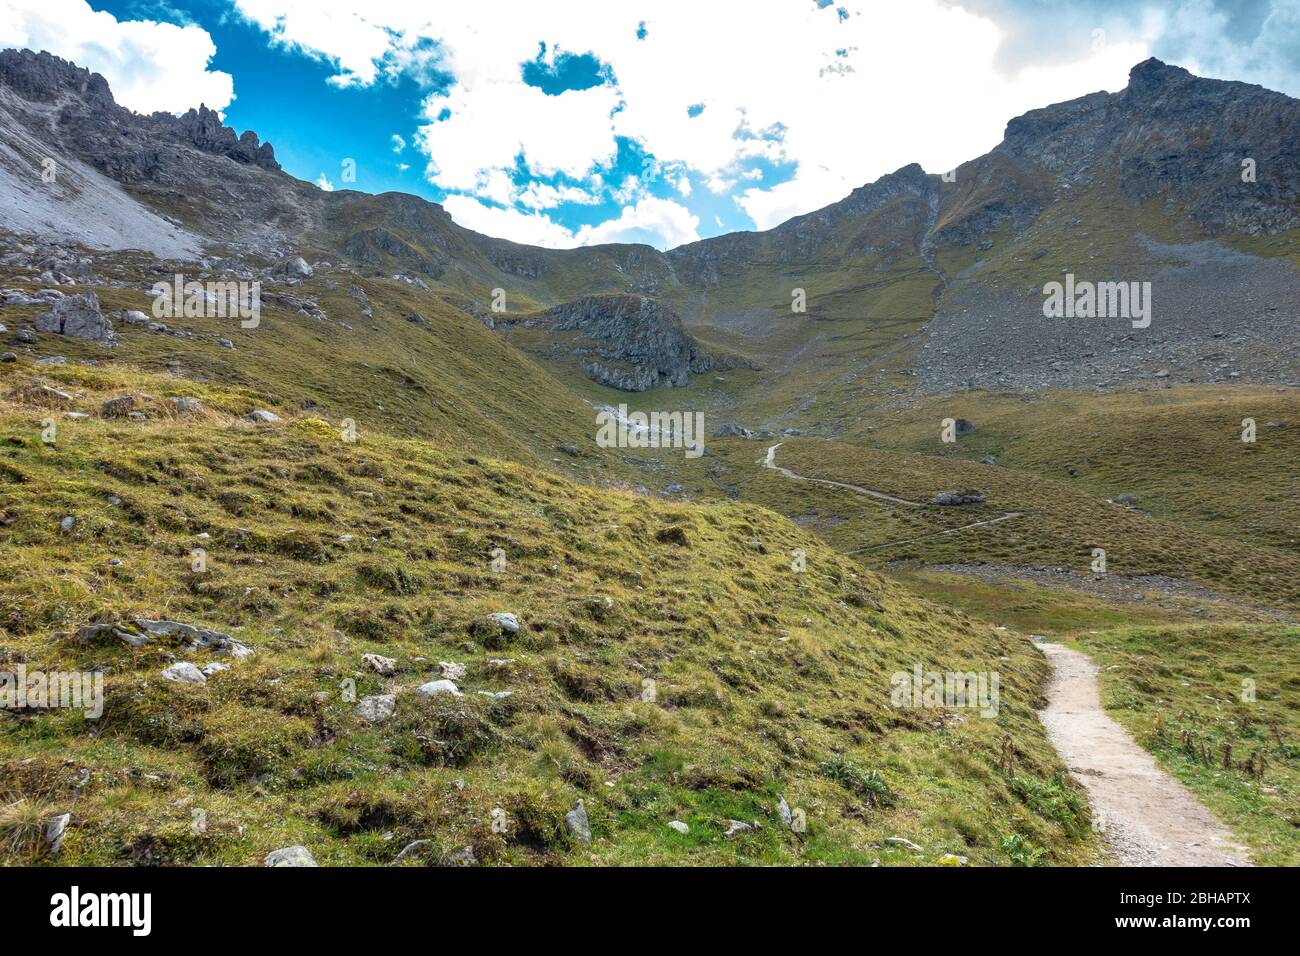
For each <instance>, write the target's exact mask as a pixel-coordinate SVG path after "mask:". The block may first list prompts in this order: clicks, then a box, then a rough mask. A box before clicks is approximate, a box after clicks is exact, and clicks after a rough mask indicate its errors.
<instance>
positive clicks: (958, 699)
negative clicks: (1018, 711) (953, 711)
mask: <svg viewBox="0 0 1300 956" xmlns="http://www.w3.org/2000/svg"><path fill="white" fill-rule="evenodd" d="M889 683H890V685H891V686H892V687H893V688H894V689H893V692H892V693H891V694H890V697H889V700H890V703H892V704H893V705H894V706H895V707H930V708H943V707H951V708H963V707H972V708H978V710H979V714H980V716H981V717H986V718H991V717H996V716H997V715H998V705H999V703H1000V700H1001V697H1000V695H999V692H998V688H999V686H1000V678H999V677H998V672H997V671H946V672H940V671H923V670H922V669H921V665H920V664H917V665H916V666H915V667H913V668H912V672H911V673H908V672H907V671H895V672H894V674H893V676H892V677H890V679H889Z"/></svg>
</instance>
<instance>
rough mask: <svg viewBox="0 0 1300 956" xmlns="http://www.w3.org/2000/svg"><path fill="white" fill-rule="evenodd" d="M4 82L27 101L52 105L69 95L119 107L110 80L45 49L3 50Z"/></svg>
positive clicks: (0, 75) (0, 54) (0, 52)
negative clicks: (37, 51) (38, 51)
mask: <svg viewBox="0 0 1300 956" xmlns="http://www.w3.org/2000/svg"><path fill="white" fill-rule="evenodd" d="M0 83H2V84H4V85H5V86H8V87H9V88H10V89H12V90H13V91H14V92H15V93H17V94H18V95H19V96H21V97H23V98H24V99H27V100H34V101H37V102H42V103H52V102H54V101H55V100H57V99H58V98H59V96H60V94H64V93H67V94H70V95H72V96H75V97H78V98H80V99H84V100H86V101H88V102H95V103H101V104H105V105H109V106H116V103H115V102H114V100H113V92H112V90H110V89H109V86H108V81H107V80H106V79H104V78H103V77H102V76H100V75H99V74H98V73H92V72H90V71H89V70H87V69H84V68H83V67H79V66H77V65H76V64H75V63H69V62H68V61H67V60H63V59H60V58H59V57H57V56H54V55H53V54H52V53H47V52H45V51H43V50H42V51H41V52H40V53H34V52H33V51H31V50H0Z"/></svg>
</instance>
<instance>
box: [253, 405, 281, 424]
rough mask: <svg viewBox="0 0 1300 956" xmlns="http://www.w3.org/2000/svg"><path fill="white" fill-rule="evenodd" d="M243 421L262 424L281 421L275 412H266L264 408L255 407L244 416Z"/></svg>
mask: <svg viewBox="0 0 1300 956" xmlns="http://www.w3.org/2000/svg"><path fill="white" fill-rule="evenodd" d="M244 419H245V421H250V422H258V423H259V424H263V425H274V424H275V423H276V422H279V421H283V420H284V419H282V418H281V417H280V416H279V415H277V414H276V413H275V412H268V411H267V410H266V409H265V408H255V409H253V411H251V412H249V413H248V414H247V415H245V416H244Z"/></svg>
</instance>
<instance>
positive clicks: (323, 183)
mask: <svg viewBox="0 0 1300 956" xmlns="http://www.w3.org/2000/svg"><path fill="white" fill-rule="evenodd" d="M316 185H317V186H319V187H320V188H321V189H323V190H324V191H325V192H327V193H332V192H333V191H334V184H333V183H332V182H330V181H329V179H328V178H327V177H326V176H325V174H324V173H321V174H320V175H319V176H317V177H316Z"/></svg>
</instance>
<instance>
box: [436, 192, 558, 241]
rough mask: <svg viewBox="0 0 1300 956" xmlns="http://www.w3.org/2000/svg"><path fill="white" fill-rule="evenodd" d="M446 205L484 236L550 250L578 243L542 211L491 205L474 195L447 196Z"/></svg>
mask: <svg viewBox="0 0 1300 956" xmlns="http://www.w3.org/2000/svg"><path fill="white" fill-rule="evenodd" d="M443 207H444V208H445V209H446V210H447V212H449V213H450V214H451V218H452V219H454V220H456V222H458V223H459V224H460V225H462V226H464V227H465V228H466V229H473V230H474V231H475V232H481V233H484V234H485V235H489V236H505V237H508V238H509V239H512V240H514V241H515V242H526V243H528V244H529V245H533V246H545V247H546V248H548V249H567V248H570V247H572V246H576V245H579V243H578V242H576V241H575V240H574V236H573V233H572V232H570V231H569V230H568V229H565V228H564V227H563V226H561V225H560V224H559V223H556V222H552V221H551V220H550V219H549V218H548V217H546V216H543V215H541V214H539V213H525V212H520V211H519V210H518V209H502V208H500V207H497V206H489V205H486V204H485V203H482V202H480V201H479V200H477V199H475V198H474V197H473V196H448V197H447V199H446V200H445V201H444V202H443Z"/></svg>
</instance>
